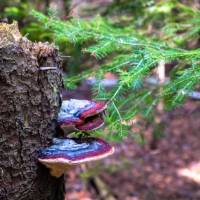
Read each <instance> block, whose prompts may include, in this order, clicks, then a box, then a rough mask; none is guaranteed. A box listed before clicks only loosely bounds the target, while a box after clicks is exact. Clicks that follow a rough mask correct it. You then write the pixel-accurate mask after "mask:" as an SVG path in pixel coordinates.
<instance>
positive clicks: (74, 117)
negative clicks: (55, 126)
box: [58, 99, 107, 131]
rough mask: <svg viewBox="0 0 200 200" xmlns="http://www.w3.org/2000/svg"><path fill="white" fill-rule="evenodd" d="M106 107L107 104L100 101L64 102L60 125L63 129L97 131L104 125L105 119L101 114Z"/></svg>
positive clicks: (59, 116) (59, 120) (60, 113)
mask: <svg viewBox="0 0 200 200" xmlns="http://www.w3.org/2000/svg"><path fill="white" fill-rule="evenodd" d="M106 107H107V105H106V103H105V102H100V101H97V102H96V101H89V100H77V99H70V100H66V101H63V102H62V105H61V109H60V112H59V114H58V123H59V125H60V126H61V127H62V128H64V127H67V126H74V128H75V129H76V130H82V131H88V130H95V129H97V128H99V127H101V126H102V125H103V124H104V122H103V118H102V117H100V115H99V114H100V113H102V112H103V111H104V110H105V109H106ZM93 116H94V118H93ZM98 118H99V119H98Z"/></svg>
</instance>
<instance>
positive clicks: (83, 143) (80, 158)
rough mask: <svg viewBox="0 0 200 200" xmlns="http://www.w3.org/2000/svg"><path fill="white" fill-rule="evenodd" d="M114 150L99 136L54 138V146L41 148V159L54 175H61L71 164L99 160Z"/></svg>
mask: <svg viewBox="0 0 200 200" xmlns="http://www.w3.org/2000/svg"><path fill="white" fill-rule="evenodd" d="M113 152H114V147H112V146H110V145H109V144H108V143H107V142H105V141H104V140H102V139H99V138H92V137H90V138H89V137H86V138H65V139H58V138H54V139H53V144H52V146H50V147H47V148H44V149H42V150H40V152H39V161H40V162H41V163H42V164H44V165H45V166H46V167H47V168H49V169H50V170H51V175H52V176H55V177H60V176H61V175H63V173H64V172H65V171H66V170H67V169H68V168H69V166H70V165H77V164H80V163H85V162H89V161H92V160H99V159H101V158H105V157H107V156H108V155H111V154H112V153H113Z"/></svg>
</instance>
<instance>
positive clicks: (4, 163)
mask: <svg viewBox="0 0 200 200" xmlns="http://www.w3.org/2000/svg"><path fill="white" fill-rule="evenodd" d="M61 87H62V74H61V69H60V60H59V57H58V52H57V50H56V49H55V48H54V47H53V46H52V45H48V44H42V43H31V42H30V41H28V40H26V39H24V38H21V36H20V34H19V32H18V30H17V29H16V26H15V25H13V27H12V25H5V24H0V200H63V198H64V197H63V195H64V191H63V188H64V187H63V177H62V178H59V179H56V178H54V177H51V176H50V175H49V172H48V169H47V168H45V167H44V166H42V165H41V164H39V163H38V161H37V152H38V150H39V149H40V148H41V147H44V146H47V145H48V144H49V143H50V142H51V139H52V137H54V136H55V125H56V121H55V119H56V117H57V112H58V109H59V106H60V90H61Z"/></svg>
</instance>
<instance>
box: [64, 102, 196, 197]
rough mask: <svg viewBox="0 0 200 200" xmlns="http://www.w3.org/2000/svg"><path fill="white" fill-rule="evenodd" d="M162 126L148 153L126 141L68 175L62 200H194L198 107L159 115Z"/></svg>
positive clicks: (189, 104) (187, 105) (190, 104)
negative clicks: (154, 145) (161, 132)
mask: <svg viewBox="0 0 200 200" xmlns="http://www.w3.org/2000/svg"><path fill="white" fill-rule="evenodd" d="M164 124H165V128H164V130H163V133H164V136H163V137H162V138H161V139H159V140H158V142H157V148H156V149H154V150H151V149H150V145H149V144H145V145H144V146H141V145H140V144H138V143H137V142H135V141H134V140H133V139H130V138H128V139H125V140H124V141H123V142H121V143H119V144H115V147H116V152H115V154H114V155H113V156H110V157H109V158H107V159H104V160H102V161H100V162H97V163H96V162H95V163H90V164H88V165H82V166H80V167H76V168H74V169H72V170H71V171H69V172H68V173H67V176H66V192H67V194H66V200H118V199H119V200H199V199H200V131H199V130H200V104H199V103H198V102H195V101H187V102H186V103H185V104H184V106H182V107H181V108H178V109H175V110H173V111H171V112H169V113H165V114H164ZM149 130H150V128H148V129H146V130H145V132H146V133H145V134H146V135H148V134H149V133H148V132H149Z"/></svg>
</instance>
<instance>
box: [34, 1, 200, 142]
mask: <svg viewBox="0 0 200 200" xmlns="http://www.w3.org/2000/svg"><path fill="white" fill-rule="evenodd" d="M168 3H169V2H168ZM153 6H154V9H155V5H153ZM158 6H163V4H159V5H157V7H156V9H158ZM179 7H180V8H181V9H183V10H184V11H185V10H186V11H188V10H187V9H186V8H187V7H186V6H185V7H181V6H180V5H179ZM148 9H150V8H149V7H148ZM188 12H192V11H191V10H189V11H188ZM194 12H195V13H196V14H197V15H198V11H194ZM32 15H33V16H34V17H35V18H37V20H38V21H39V22H40V23H41V24H43V26H44V27H45V28H46V30H47V31H48V32H50V33H51V34H53V35H54V38H55V42H57V41H62V42H65V43H66V45H68V44H71V43H72V44H79V45H80V46H81V47H82V53H84V54H88V53H89V54H90V55H91V56H93V57H95V58H96V59H97V60H102V61H103V64H102V65H101V66H100V67H99V68H94V69H90V70H85V71H84V72H83V73H82V74H80V75H76V76H71V77H67V78H66V79H65V86H66V87H73V86H74V84H76V83H77V82H78V81H80V80H81V79H85V78H87V77H89V76H90V77H91V76H94V77H96V79H97V84H96V87H95V92H96V93H95V94H96V98H97V99H103V100H107V101H108V102H109V105H110V106H109V115H108V116H107V118H106V122H107V124H108V126H107V127H106V129H105V130H104V132H105V131H112V133H113V135H112V138H111V139H115V140H116V139H121V138H123V137H125V136H126V135H127V134H128V129H129V128H130V122H131V121H130V120H131V119H132V118H133V117H134V116H135V115H138V114H139V115H140V116H142V117H149V118H150V120H153V115H152V114H153V112H154V108H155V106H156V105H157V103H158V102H159V101H160V100H164V102H165V106H166V108H171V107H174V106H177V105H179V104H180V103H182V102H183V100H184V98H185V97H186V96H187V95H188V93H189V92H191V91H192V90H193V89H194V88H195V86H196V85H197V84H198V83H199V79H200V65H199V59H200V49H199V48H197V49H192V50H187V49H183V48H179V47H178V46H177V45H174V43H173V42H171V41H170V42H169V41H168V40H165V38H163V40H161V39H158V38H157V39H155V37H154V38H151V37H150V36H145V35H146V33H144V32H143V31H144V29H143V30H142V28H141V30H138V29H136V28H134V27H135V26H133V25H132V24H131V25H130V26H121V25H118V24H114V23H113V22H111V21H109V20H108V18H104V17H100V16H97V17H95V18H92V19H87V20H86V19H75V18H72V19H70V20H67V21H61V20H59V19H58V18H56V17H54V16H46V15H43V14H42V13H39V12H37V11H33V12H32ZM197 21H198V20H195V17H194V16H193V15H192V16H191V19H188V23H190V24H192V23H193V22H194V23H197ZM184 23H186V22H184ZM170 26H171V25H170ZM180 26H182V25H180ZM183 26H184V25H183ZM171 27H172V26H171ZM165 28H166V27H165ZM192 28H193V27H192V25H191V27H189V29H187V30H186V32H185V33H184V35H187V38H190V37H193V36H194V35H195V34H196V33H197V32H198V30H197V29H199V26H198V27H196V26H195V27H194V29H192ZM191 29H192V30H191ZM168 30H170V29H168ZM173 30H175V29H173ZM177 30H181V28H180V29H176V31H177ZM169 32H170V31H169ZM143 33H144V34H143ZM174 33H175V31H171V32H170V34H174ZM184 38H185V36H184ZM161 61H162V62H163V61H164V62H165V63H171V62H176V63H177V64H176V66H175V67H174V69H173V71H172V73H171V76H170V82H168V83H166V84H163V85H159V86H156V87H152V86H151V87H150V86H149V85H148V84H146V83H145V80H146V78H147V77H149V76H150V75H152V74H153V73H154V71H153V70H154V69H155V68H156V67H157V66H158V64H159V63H160V62H161ZM105 72H113V73H115V74H116V75H117V77H118V84H117V85H116V86H115V87H114V88H113V89H112V90H109V91H107V90H105V88H103V87H102V85H101V84H99V83H100V80H101V79H102V78H103V74H105ZM161 88H162V89H161ZM97 134H102V133H101V132H97Z"/></svg>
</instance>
